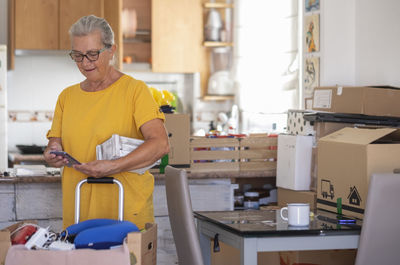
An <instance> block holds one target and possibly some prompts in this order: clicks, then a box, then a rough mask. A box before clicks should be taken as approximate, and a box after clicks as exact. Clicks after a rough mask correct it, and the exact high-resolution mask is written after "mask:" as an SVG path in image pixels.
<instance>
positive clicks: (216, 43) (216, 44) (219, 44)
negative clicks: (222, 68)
mask: <svg viewBox="0 0 400 265" xmlns="http://www.w3.org/2000/svg"><path fill="white" fill-rule="evenodd" d="M203 46H205V47H226V46H229V47H232V46H233V42H221V41H205V42H203Z"/></svg>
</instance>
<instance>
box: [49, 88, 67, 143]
mask: <svg viewBox="0 0 400 265" xmlns="http://www.w3.org/2000/svg"><path fill="white" fill-rule="evenodd" d="M64 102H65V91H63V92H62V93H61V94H60V95H59V96H58V99H57V104H56V108H55V110H54V116H53V122H52V124H51V129H50V130H49V131H48V132H47V135H46V137H47V139H49V138H51V137H61V126H62V115H63V109H64Z"/></svg>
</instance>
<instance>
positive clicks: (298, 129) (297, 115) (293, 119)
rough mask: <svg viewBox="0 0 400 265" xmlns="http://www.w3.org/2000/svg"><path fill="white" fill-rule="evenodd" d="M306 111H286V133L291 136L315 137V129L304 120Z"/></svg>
mask: <svg viewBox="0 0 400 265" xmlns="http://www.w3.org/2000/svg"><path fill="white" fill-rule="evenodd" d="M305 113H310V111H306V110H288V116H287V126H286V128H287V133H288V134H293V135H315V129H314V126H313V124H311V122H310V121H307V120H305V119H304V114H305Z"/></svg>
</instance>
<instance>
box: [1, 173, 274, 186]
mask: <svg viewBox="0 0 400 265" xmlns="http://www.w3.org/2000/svg"><path fill="white" fill-rule="evenodd" d="M152 174H153V175H154V178H155V180H163V179H164V178H165V175H164V174H160V173H152ZM275 176H276V170H268V171H220V172H190V171H189V170H188V178H189V179H218V178H261V177H275ZM60 181H61V176H60V175H51V174H48V175H43V176H29V177H28V176H24V177H14V176H12V177H3V176H0V184H7V183H8V184H13V183H46V182H47V183H51V182H60Z"/></svg>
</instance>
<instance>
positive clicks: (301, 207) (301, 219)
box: [281, 203, 310, 226]
mask: <svg viewBox="0 0 400 265" xmlns="http://www.w3.org/2000/svg"><path fill="white" fill-rule="evenodd" d="M284 211H287V217H284V216H283V212H284ZM281 218H282V219H283V220H285V221H288V223H289V225H292V226H307V225H309V224H310V204H309V203H288V204H287V207H283V208H282V209H281Z"/></svg>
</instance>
